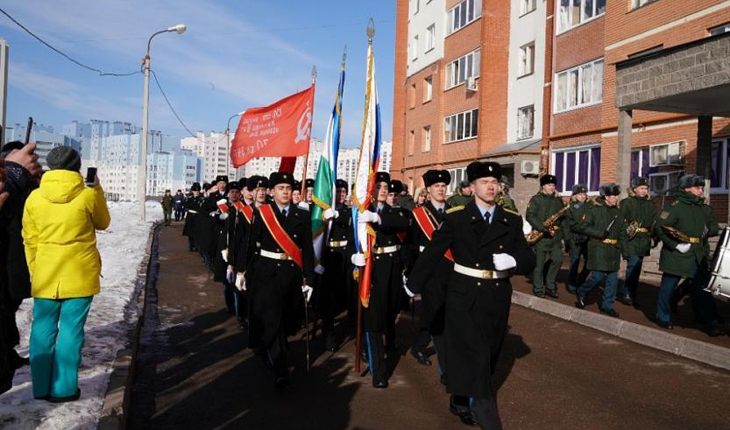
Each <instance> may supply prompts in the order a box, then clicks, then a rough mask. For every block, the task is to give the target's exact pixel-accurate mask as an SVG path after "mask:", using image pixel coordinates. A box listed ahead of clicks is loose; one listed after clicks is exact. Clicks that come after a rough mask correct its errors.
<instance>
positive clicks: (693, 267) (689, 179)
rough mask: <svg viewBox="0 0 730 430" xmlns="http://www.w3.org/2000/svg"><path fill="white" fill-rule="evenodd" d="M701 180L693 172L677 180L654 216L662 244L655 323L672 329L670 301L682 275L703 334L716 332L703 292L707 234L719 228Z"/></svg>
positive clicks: (710, 306)
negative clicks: (668, 200) (672, 194)
mask: <svg viewBox="0 0 730 430" xmlns="http://www.w3.org/2000/svg"><path fill="white" fill-rule="evenodd" d="M704 187H705V181H704V178H702V177H701V176H697V175H684V176H682V177H681V178H680V179H679V191H677V192H676V194H675V196H676V198H677V200H676V201H675V202H673V203H672V204H670V205H668V206H665V207H664V209H663V210H662V212H661V213H660V214H659V216H658V217H657V219H656V224H655V226H654V233H655V234H656V235H657V236H658V237H659V238H660V239H661V241H662V243H663V246H662V252H661V257H660V259H659V269H660V270H661V271H662V272H663V273H662V280H661V283H660V284H659V297H658V299H657V312H656V320H657V321H656V322H657V324H658V325H659V326H660V327H663V328H665V329H669V330H671V329H672V321H671V318H670V300H671V298H672V294H673V293H674V292H675V289H676V287H677V284H678V283H679V281H680V279H682V278H690V279H691V283H690V286H689V289H690V296H691V297H692V307H693V309H694V314H695V319H696V320H697V322H699V323H700V324H703V325H704V327H705V329H706V331H707V334H709V335H710V336H717V335H719V334H720V328H719V326H720V318H719V315H718V313H717V308H716V306H715V302H714V300H713V298H712V296H711V294H710V293H708V292H707V291H704V286H705V283H706V282H707V280H708V276H709V270H708V269H709V268H708V258H709V255H710V246H709V244H708V242H707V239H708V237H711V236H716V235H718V234H719V231H720V227H719V225H718V224H717V221H716V220H715V218H714V216H713V215H712V208H710V206H708V205H706V204H705V203H704V199H703V198H702V196H703V195H704Z"/></svg>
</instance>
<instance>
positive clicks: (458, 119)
mask: <svg viewBox="0 0 730 430" xmlns="http://www.w3.org/2000/svg"><path fill="white" fill-rule="evenodd" d="M478 123H479V109H474V110H469V111H466V112H460V113H457V114H455V115H451V116H449V117H446V119H445V120H444V143H452V142H458V141H460V140H465V139H473V138H475V137H477V132H478Z"/></svg>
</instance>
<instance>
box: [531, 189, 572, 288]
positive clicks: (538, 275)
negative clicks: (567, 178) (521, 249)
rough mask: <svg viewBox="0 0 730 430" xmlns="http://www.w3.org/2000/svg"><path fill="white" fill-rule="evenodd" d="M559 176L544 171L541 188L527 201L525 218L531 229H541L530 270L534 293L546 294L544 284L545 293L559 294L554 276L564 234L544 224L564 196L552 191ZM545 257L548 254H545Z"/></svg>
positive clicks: (559, 259)
mask: <svg viewBox="0 0 730 430" xmlns="http://www.w3.org/2000/svg"><path fill="white" fill-rule="evenodd" d="M557 183H558V180H557V178H556V177H555V176H553V175H544V176H543V177H541V178H540V187H541V189H540V192H539V193H537V194H535V195H534V196H532V198H531V199H530V203H529V204H528V205H527V213H526V214H525V215H526V218H527V222H529V223H530V225H531V226H532V228H533V229H534V230H537V231H539V232H541V233H542V235H543V236H542V239H540V241H539V242H537V244H536V245H535V251H536V252H537V259H536V264H535V270H534V271H533V274H532V291H533V293H534V294H535V295H536V296H537V297H545V293H546V287H547V295H549V296H550V297H553V298H558V288H557V286H556V284H555V278H557V276H558V271H559V270H560V265H561V264H562V262H563V253H562V250H561V242H560V241H561V240H562V238H563V233H562V230H561V229H559V228H558V227H557V225H556V230H554V233H555V234H553V232H551V230H549V229H547V228H546V227H545V225H544V223H545V220H547V219H548V218H550V217H551V216H552V215H555V214H556V213H558V211H560V210H561V209H563V200H562V199H561V198H560V196H559V195H558V194H557V193H556V192H555V185H556V184H557ZM546 257H547V258H546ZM546 260H548V264H549V267H548V270H547V276H546V277H545V278H544V279H543V274H544V273H545V261H546Z"/></svg>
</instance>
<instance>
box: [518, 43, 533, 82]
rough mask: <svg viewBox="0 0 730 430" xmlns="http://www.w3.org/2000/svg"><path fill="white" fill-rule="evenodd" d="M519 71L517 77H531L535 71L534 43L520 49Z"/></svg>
mask: <svg viewBox="0 0 730 430" xmlns="http://www.w3.org/2000/svg"><path fill="white" fill-rule="evenodd" d="M519 67H520V70H519V75H518V76H526V75H531V74H532V73H533V72H534V71H535V42H532V43H528V44H527V45H525V46H523V47H521V48H520V65H519Z"/></svg>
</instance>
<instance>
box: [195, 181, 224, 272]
mask: <svg viewBox="0 0 730 430" xmlns="http://www.w3.org/2000/svg"><path fill="white" fill-rule="evenodd" d="M227 187H228V176H225V175H221V176H217V177H216V178H215V182H214V183H213V184H212V185H211V186H210V188H209V189H207V190H206V191H207V195H206V196H205V200H204V201H203V204H202V205H201V207H200V209H201V212H202V215H203V216H201V217H200V218H198V225H199V233H200V248H201V249H200V252H201V254H202V256H203V261H204V262H205V265H206V266H208V269H209V270H210V271H214V267H213V261H214V258H215V257H216V253H217V251H218V250H217V249H216V248H217V245H218V243H217V238H218V234H217V232H216V222H215V220H214V219H213V218H214V217H217V216H218V214H219V213H220V211H219V210H218V204H217V202H218V200H221V199H224V198H225V197H226V188H227Z"/></svg>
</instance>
